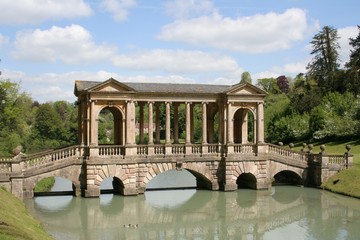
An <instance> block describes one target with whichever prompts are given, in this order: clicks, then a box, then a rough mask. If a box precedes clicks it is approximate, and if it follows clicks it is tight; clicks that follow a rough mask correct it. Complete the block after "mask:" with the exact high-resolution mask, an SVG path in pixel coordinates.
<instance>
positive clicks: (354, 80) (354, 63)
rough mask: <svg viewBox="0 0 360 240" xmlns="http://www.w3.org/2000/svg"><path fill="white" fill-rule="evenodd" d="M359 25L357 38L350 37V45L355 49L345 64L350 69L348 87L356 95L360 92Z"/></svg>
mask: <svg viewBox="0 0 360 240" xmlns="http://www.w3.org/2000/svg"><path fill="white" fill-rule="evenodd" d="M357 27H358V30H359V33H358V35H357V37H356V38H350V45H351V46H352V48H353V49H352V50H351V53H350V60H349V62H347V63H346V64H345V67H346V68H347V69H348V74H347V82H346V85H347V87H346V88H347V90H348V91H349V92H352V93H354V94H355V95H358V94H360V26H359V25H358V26H357Z"/></svg>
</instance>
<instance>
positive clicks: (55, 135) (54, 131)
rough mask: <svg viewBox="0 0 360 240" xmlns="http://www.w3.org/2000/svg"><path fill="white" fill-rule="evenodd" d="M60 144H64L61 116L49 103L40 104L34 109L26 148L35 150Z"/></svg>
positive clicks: (31, 150) (55, 146) (56, 146)
mask: <svg viewBox="0 0 360 240" xmlns="http://www.w3.org/2000/svg"><path fill="white" fill-rule="evenodd" d="M62 145H66V137H65V129H64V124H63V121H62V119H61V117H60V116H59V115H58V113H57V112H56V110H55V109H54V108H53V106H52V105H51V104H50V103H45V104H41V105H40V106H39V107H38V109H37V110H36V113H35V123H34V125H33V127H32V129H31V135H30V137H29V138H28V143H27V144H26V145H25V146H26V149H27V150H28V151H30V152H37V151H42V150H46V149H51V148H58V147H60V146H62Z"/></svg>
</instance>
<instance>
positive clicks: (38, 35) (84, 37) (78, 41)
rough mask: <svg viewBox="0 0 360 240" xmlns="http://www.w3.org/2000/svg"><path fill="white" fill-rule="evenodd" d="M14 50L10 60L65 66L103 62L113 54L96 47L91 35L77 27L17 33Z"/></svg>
mask: <svg viewBox="0 0 360 240" xmlns="http://www.w3.org/2000/svg"><path fill="white" fill-rule="evenodd" d="M14 46H15V49H14V51H13V53H12V56H13V57H14V58H15V59H19V60H27V61H41V62H56V61H62V62H64V63H66V64H80V63H81V64H86V63H89V62H95V61H101V60H105V59H107V58H109V57H111V56H113V55H114V53H115V51H116V48H115V47H113V46H109V45H106V44H102V45H96V44H95V43H94V41H93V40H92V36H91V34H90V33H89V32H88V31H87V30H86V29H85V28H83V27H81V26H79V25H71V26H67V27H64V28H61V27H56V26H53V27H52V28H50V29H49V30H40V29H36V30H34V31H22V32H18V33H17V34H16V40H15V43H14Z"/></svg>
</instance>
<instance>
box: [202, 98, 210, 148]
mask: <svg viewBox="0 0 360 240" xmlns="http://www.w3.org/2000/svg"><path fill="white" fill-rule="evenodd" d="M206 105H207V103H205V102H203V103H202V149H201V151H202V153H203V154H205V153H208V148H207V110H206Z"/></svg>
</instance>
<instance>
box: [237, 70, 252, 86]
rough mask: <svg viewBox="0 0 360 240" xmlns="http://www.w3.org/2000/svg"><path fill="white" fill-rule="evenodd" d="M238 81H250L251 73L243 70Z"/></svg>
mask: <svg viewBox="0 0 360 240" xmlns="http://www.w3.org/2000/svg"><path fill="white" fill-rule="evenodd" d="M240 83H250V84H251V83H252V79H251V75H250V73H249V72H243V73H242V74H241V80H240Z"/></svg>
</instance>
